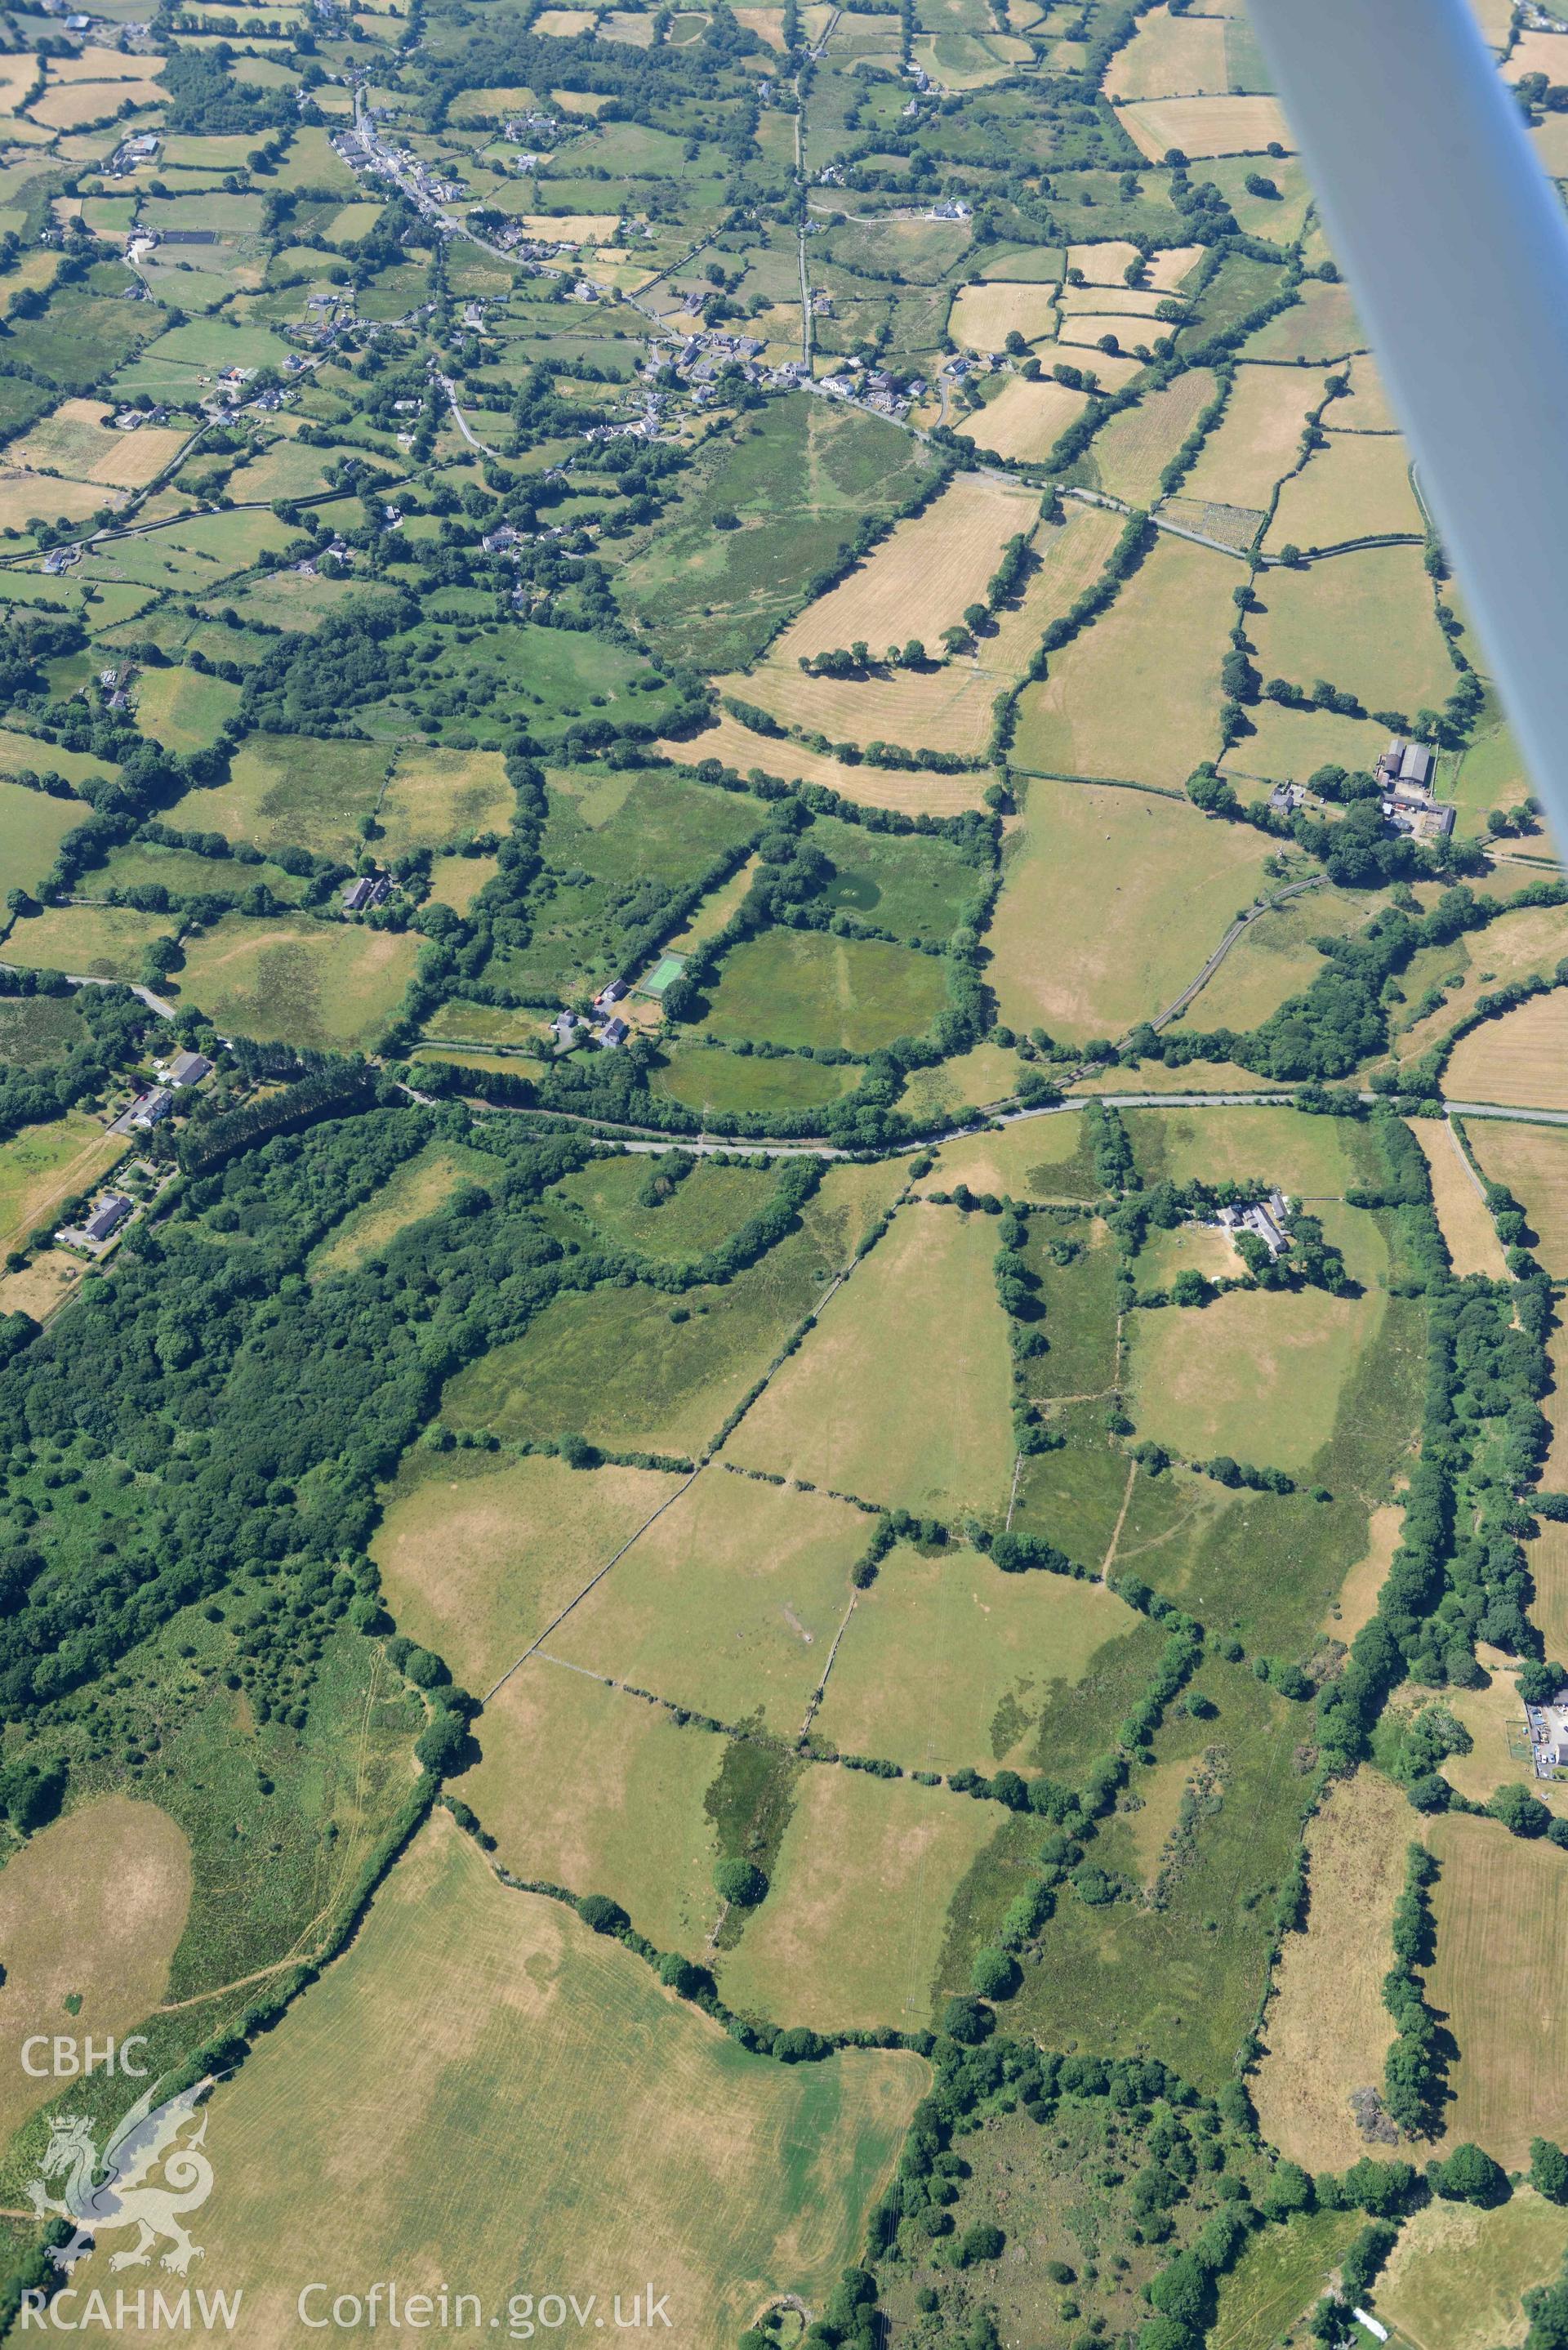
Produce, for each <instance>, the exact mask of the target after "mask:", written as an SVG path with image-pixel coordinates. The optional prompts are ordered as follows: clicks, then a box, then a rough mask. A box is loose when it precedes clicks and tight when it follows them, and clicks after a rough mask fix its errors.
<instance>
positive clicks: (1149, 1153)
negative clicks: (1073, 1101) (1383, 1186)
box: [1121, 1103, 1377, 1201]
mask: <svg viewBox="0 0 1568 2350" xmlns="http://www.w3.org/2000/svg"><path fill="white" fill-rule="evenodd" d="M1121 1117H1122V1119H1123V1122H1124V1124H1125V1126H1126V1128H1127V1136H1128V1139H1129V1140H1130V1141H1131V1143H1132V1146H1133V1155H1134V1157H1135V1158H1136V1159H1137V1164H1138V1170H1139V1172H1140V1173H1141V1174H1142V1176H1143V1180H1144V1181H1145V1182H1146V1183H1159V1182H1170V1183H1192V1182H1198V1181H1203V1182H1218V1181H1220V1180H1224V1179H1229V1180H1232V1181H1237V1182H1241V1181H1245V1180H1251V1178H1253V1177H1262V1179H1264V1180H1267V1181H1269V1182H1270V1183H1272V1184H1277V1185H1278V1186H1279V1188H1280V1190H1281V1191H1284V1192H1286V1193H1287V1194H1288V1193H1291V1192H1295V1193H1298V1194H1300V1195H1301V1196H1302V1197H1303V1198H1305V1197H1308V1196H1310V1197H1311V1198H1312V1199H1313V1200H1314V1201H1318V1200H1321V1198H1322V1197H1323V1196H1324V1195H1325V1194H1332V1195H1333V1196H1334V1197H1335V1198H1337V1197H1338V1196H1339V1195H1340V1194H1341V1193H1342V1192H1344V1191H1345V1190H1347V1189H1348V1188H1349V1187H1351V1186H1352V1185H1359V1184H1365V1183H1373V1182H1375V1181H1376V1172H1375V1170H1376V1164H1377V1162H1376V1158H1375V1157H1374V1156H1373V1155H1372V1154H1371V1152H1370V1149H1369V1144H1368V1139H1367V1138H1366V1135H1365V1134H1364V1133H1363V1131H1362V1129H1361V1128H1360V1127H1359V1126H1358V1125H1357V1123H1356V1122H1355V1120H1354V1119H1350V1118H1313V1117H1310V1116H1309V1115H1308V1114H1307V1113H1306V1112H1305V1111H1303V1110H1296V1109H1292V1108H1290V1107H1288V1105H1284V1104H1282V1105H1280V1106H1279V1107H1273V1106H1272V1105H1263V1104H1260V1105H1259V1106H1258V1107H1256V1108H1253V1107H1249V1106H1248V1105H1246V1104H1244V1103H1241V1104H1234V1105H1231V1106H1229V1107H1218V1106H1217V1107H1214V1108H1212V1109H1197V1108H1185V1109H1183V1108H1172V1109H1133V1110H1124V1111H1123V1112H1121Z"/></svg>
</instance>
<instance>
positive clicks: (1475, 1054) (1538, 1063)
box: [1443, 987, 1568, 1109]
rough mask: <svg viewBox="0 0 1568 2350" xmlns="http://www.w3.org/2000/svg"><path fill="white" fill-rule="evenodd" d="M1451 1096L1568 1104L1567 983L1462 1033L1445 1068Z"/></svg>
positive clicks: (1511, 1103) (1533, 1105)
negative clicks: (1498, 1017) (1466, 1032)
mask: <svg viewBox="0 0 1568 2350" xmlns="http://www.w3.org/2000/svg"><path fill="white" fill-rule="evenodd" d="M1443 1091H1444V1093H1445V1094H1446V1095H1447V1096H1448V1097H1449V1100H1450V1101H1481V1102H1497V1103H1499V1104H1501V1106H1503V1107H1508V1108H1513V1109H1568V988H1561V987H1558V988H1553V989H1552V993H1550V994H1549V995H1534V996H1532V998H1531V1000H1530V1002H1529V1003H1521V1004H1520V1005H1519V1006H1518V1007H1517V1008H1516V1009H1515V1010H1514V1011H1512V1012H1505V1013H1504V1014H1503V1015H1502V1017H1501V1020H1483V1021H1482V1022H1481V1024H1480V1026H1479V1027H1477V1028H1472V1029H1471V1030H1470V1031H1469V1035H1465V1036H1461V1037H1460V1038H1459V1043H1458V1044H1457V1045H1455V1046H1454V1049H1453V1051H1452V1053H1451V1054H1450V1055H1449V1065H1448V1067H1447V1068H1446V1069H1445V1070H1444V1072H1443Z"/></svg>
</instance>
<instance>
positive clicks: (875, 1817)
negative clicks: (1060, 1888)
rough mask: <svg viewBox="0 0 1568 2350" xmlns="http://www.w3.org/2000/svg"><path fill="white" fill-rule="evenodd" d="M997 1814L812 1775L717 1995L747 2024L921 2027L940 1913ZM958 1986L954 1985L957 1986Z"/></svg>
mask: <svg viewBox="0 0 1568 2350" xmlns="http://www.w3.org/2000/svg"><path fill="white" fill-rule="evenodd" d="M997 1817H998V1814H997V1812H996V1808H995V1806H994V1805H992V1804H976V1803H971V1801H970V1799H969V1798H968V1797H967V1796H964V1795H954V1794H949V1792H948V1791H947V1789H946V1788H942V1787H919V1786H917V1785H915V1784H914V1783H913V1782H912V1781H911V1780H908V1779H898V1780H886V1779H877V1778H872V1777H869V1776H867V1775H866V1774H864V1773H860V1772H857V1771H845V1770H841V1769H836V1768H834V1767H833V1766H832V1765H818V1766H817V1767H816V1768H815V1769H813V1770H809V1771H806V1772H805V1773H804V1774H803V1775H802V1777H801V1779H800V1781H799V1783H798V1784H797V1786H796V1789H795V1796H794V1810H793V1811H792V1813H791V1814H790V1819H789V1824H788V1825H787V1826H786V1827H785V1829H784V1840H783V1843H782V1845H781V1846H780V1848H779V1852H778V1856H777V1860H776V1863H775V1866H774V1874H773V1889H772V1891H771V1892H770V1893H769V1895H768V1898H767V1899H766V1900H765V1901H764V1902H763V1904H762V1906H761V1908H759V1909H758V1910H757V1911H756V1912H755V1913H754V1915H753V1917H752V1918H749V1919H748V1921H747V1925H746V1930H745V1933H744V1934H743V1936H742V1939H741V1940H740V1942H739V1944H738V1945H737V1947H736V1948H735V1949H733V1950H728V1951H724V1952H722V1953H721V1954H720V1962H719V1966H718V1969H717V1972H718V1976H719V1989H720V1991H721V1994H722V1997H723V1999H724V2000H725V2002H727V2004H728V2005H729V2006H731V2007H732V2008H736V2009H738V2010H739V2011H740V2012H741V2013H742V2015H768V2016H773V2015H779V2016H783V2015H787V2016H788V2017H789V2018H790V2020H791V2021H792V2022H799V2023H805V2024H809V2025H810V2026H812V2028H813V2029H814V2030H816V2031H819V2032H823V2031H829V2032H831V2031H846V2030H853V2029H856V2028H861V2027H875V2026H877V2025H879V2024H881V2025H886V2024H892V2025H894V2026H896V2027H898V2028H899V2029H901V2030H903V2031H916V2032H918V2031H919V2030H921V2029H922V2028H923V2027H926V2026H928V2025H929V2022H930V2021H931V2016H932V2012H933V2007H934V2004H935V2002H936V1999H937V1996H938V1993H939V1991H940V1989H941V1988H945V1986H943V1985H940V1984H939V1982H938V1981H937V1976H938V1970H939V1964H940V1950H941V1945H942V1935H943V1926H944V1920H945V1918H946V1914H947V1908H948V1903H949V1901H950V1898H952V1894H953V1892H954V1889H955V1888H956V1887H957V1886H958V1885H959V1884H960V1883H961V1881H962V1879H963V1878H964V1877H965V1876H966V1875H967V1873H968V1872H969V1870H970V1868H971V1866H973V1864H974V1862H975V1861H976V1859H977V1858H978V1857H979V1856H980V1855H981V1853H982V1852H983V1851H984V1849H985V1847H986V1846H987V1845H988V1844H989V1843H990V1842H991V1840H992V1836H993V1835H995V1833H996V1821H997ZM953 1987H954V1988H955V1989H956V1988H958V1987H959V1986H958V1985H956V1984H955V1985H954V1986H953Z"/></svg>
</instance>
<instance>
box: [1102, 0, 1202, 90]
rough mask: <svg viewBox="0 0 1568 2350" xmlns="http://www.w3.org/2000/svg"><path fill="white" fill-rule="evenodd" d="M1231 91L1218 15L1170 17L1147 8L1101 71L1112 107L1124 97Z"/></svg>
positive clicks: (1168, 14)
mask: <svg viewBox="0 0 1568 2350" xmlns="http://www.w3.org/2000/svg"><path fill="white" fill-rule="evenodd" d="M1230 87H1231V80H1230V73H1229V69H1228V68H1227V66H1226V63H1225V26H1224V22H1223V20H1222V19H1221V18H1220V17H1218V16H1172V15H1171V13H1170V11H1169V9H1168V8H1151V9H1150V10H1149V12H1148V14H1147V16H1144V17H1141V18H1140V19H1139V22H1138V28H1137V33H1136V34H1135V35H1134V36H1133V38H1132V39H1131V40H1130V41H1129V42H1128V43H1127V47H1126V48H1125V49H1120V50H1118V51H1117V53H1116V56H1115V57H1113V58H1112V59H1111V62H1110V64H1109V65H1108V66H1107V67H1106V79H1105V93H1106V97H1107V98H1108V99H1110V101H1111V103H1112V104H1113V105H1116V104H1117V103H1118V102H1120V101H1122V100H1124V99H1148V98H1173V97H1177V96H1185V97H1196V96H1198V95H1199V94H1205V95H1215V96H1218V95H1222V94H1223V93H1224V92H1225V91H1226V90H1228V89H1229V88H1230Z"/></svg>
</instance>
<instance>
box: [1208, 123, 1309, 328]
mask: <svg viewBox="0 0 1568 2350" xmlns="http://www.w3.org/2000/svg"><path fill="white" fill-rule="evenodd" d="M1260 169H1261V170H1262V174H1263V176H1264V177H1265V178H1266V179H1270V180H1272V182H1273V183H1274V185H1275V187H1276V188H1277V189H1278V190H1279V194H1278V195H1277V196H1254V195H1252V194H1251V193H1250V192H1249V191H1248V188H1247V184H1246V183H1247V179H1248V175H1249V174H1250V173H1251V172H1257V171H1259V170H1260ZM1203 176H1204V178H1205V179H1206V180H1212V182H1214V185H1215V186H1216V187H1217V188H1218V189H1219V190H1220V194H1221V195H1222V196H1223V197H1224V199H1225V201H1226V203H1228V204H1229V205H1230V207H1231V211H1232V212H1233V213H1235V215H1236V224H1237V226H1238V227H1239V228H1240V229H1241V233H1242V234H1243V235H1244V236H1262V237H1267V238H1269V239H1270V241H1271V242H1272V243H1273V244H1286V243H1288V242H1289V241H1290V240H1291V239H1292V238H1293V237H1296V236H1299V235H1300V234H1301V230H1302V224H1303V222H1304V220H1305V218H1306V214H1307V208H1308V206H1309V205H1310V203H1311V202H1312V190H1311V188H1310V187H1309V185H1308V184H1307V176H1306V173H1305V172H1303V169H1302V167H1301V165H1300V163H1299V162H1297V161H1296V159H1295V157H1294V156H1293V155H1272V156H1271V157H1270V158H1269V160H1268V161H1267V163H1265V164H1263V165H1262V166H1260V164H1259V161H1258V159H1257V157H1256V156H1254V155H1216V156H1212V157H1210V158H1208V159H1206V161H1205V162H1204V165H1203ZM1313 290H1314V289H1311V288H1309V289H1308V292H1309V296H1311V295H1312V293H1313Z"/></svg>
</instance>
